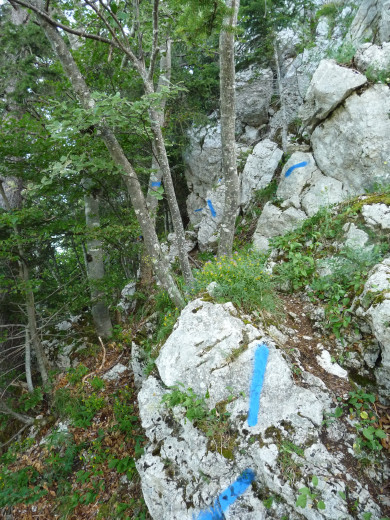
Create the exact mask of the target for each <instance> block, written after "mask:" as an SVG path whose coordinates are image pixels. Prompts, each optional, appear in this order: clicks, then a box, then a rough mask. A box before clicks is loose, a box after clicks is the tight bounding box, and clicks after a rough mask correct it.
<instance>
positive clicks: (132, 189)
mask: <svg viewBox="0 0 390 520" xmlns="http://www.w3.org/2000/svg"><path fill="white" fill-rule="evenodd" d="M38 18H39V20H40V25H41V27H42V28H43V30H44V31H45V34H46V37H47V38H48V40H49V41H50V43H51V45H52V47H53V49H54V52H55V53H56V55H57V57H58V59H59V60H60V62H61V64H62V67H63V69H64V72H65V74H66V76H67V77H68V79H69V80H70V82H71V83H72V86H73V89H74V91H75V93H76V95H77V97H78V99H79V101H80V103H81V104H82V106H83V107H84V109H86V110H90V109H91V108H93V106H94V101H93V99H92V98H91V95H90V92H89V89H88V87H87V85H86V83H85V80H84V78H83V76H82V74H81V72H80V70H79V69H78V67H77V64H76V62H75V61H74V59H73V56H72V55H71V53H70V51H69V49H68V48H67V47H66V45H65V42H64V40H63V39H62V37H61V35H60V34H59V32H58V31H57V29H55V28H53V27H52V26H51V25H50V24H49V23H48V22H46V21H45V20H44V19H43V18H42V17H40V16H38ZM97 133H98V135H100V137H101V138H102V140H103V142H104V144H105V145H106V147H107V150H108V151H109V153H110V155H111V158H112V159H113V161H114V162H115V163H116V164H117V165H118V166H120V167H121V169H123V171H124V173H123V180H124V182H125V185H126V187H127V190H128V192H129V196H130V198H131V201H132V204H133V207H134V211H135V214H136V216H137V219H138V222H139V224H140V227H141V229H142V234H143V237H144V241H145V246H146V248H147V250H148V254H149V256H150V261H151V262H152V264H153V267H154V269H155V271H156V274H157V277H158V279H159V280H160V283H161V284H162V286H163V287H164V288H165V289H166V290H167V292H168V294H169V296H170V297H171V299H172V300H173V301H174V303H175V304H176V305H177V306H178V307H183V306H184V299H183V297H182V295H181V293H180V291H179V289H178V288H177V286H176V284H175V282H174V280H173V278H172V276H171V273H170V266H169V264H168V262H167V261H166V260H165V258H164V255H163V254H162V251H161V248H160V244H159V241H158V237H157V234H156V231H155V229H154V226H153V222H152V221H151V219H150V217H149V212H148V210H147V207H146V202H145V197H144V195H143V193H142V189H141V186H140V183H139V180H138V178H137V175H136V173H135V171H134V169H133V167H132V165H131V164H130V162H129V161H128V159H127V157H126V156H125V154H124V152H123V149H122V147H121V146H120V144H119V142H118V141H117V139H116V137H115V135H114V133H113V132H112V131H111V130H110V128H108V127H107V126H105V125H104V124H103V125H100V126H99V127H98V128H97Z"/></svg>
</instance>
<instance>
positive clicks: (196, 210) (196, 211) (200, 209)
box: [194, 208, 203, 213]
mask: <svg viewBox="0 0 390 520" xmlns="http://www.w3.org/2000/svg"><path fill="white" fill-rule="evenodd" d="M202 210H203V208H199V209H194V211H195V213H198V211H202Z"/></svg>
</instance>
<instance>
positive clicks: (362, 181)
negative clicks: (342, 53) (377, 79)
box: [312, 85, 390, 194]
mask: <svg viewBox="0 0 390 520" xmlns="http://www.w3.org/2000/svg"><path fill="white" fill-rule="evenodd" d="M388 112H390V90H389V88H388V87H387V86H385V85H375V86H373V87H371V88H369V89H368V90H366V91H365V92H363V93H362V94H361V95H360V96H359V95H358V94H356V93H353V94H352V95H351V96H350V97H349V98H347V99H346V101H345V103H344V106H341V107H339V108H338V109H336V110H335V111H334V112H333V113H332V115H331V117H329V118H328V119H327V120H326V121H324V122H323V123H321V124H320V125H319V126H317V128H316V129H315V130H314V132H313V134H312V145H313V153H314V157H315V160H316V163H317V165H318V167H319V168H320V170H321V171H322V172H323V173H324V174H325V175H327V176H329V177H333V178H335V179H337V180H339V181H340V182H342V183H343V188H344V190H345V191H346V192H348V191H349V192H350V193H351V194H360V193H364V191H365V189H367V188H370V187H371V186H372V185H373V184H374V183H387V182H388V181H389V179H390V171H389V167H388V165H387V164H386V162H387V159H388V157H389V156H390V140H389V138H388V136H389V135H390V119H389V117H388V115H387V114H388Z"/></svg>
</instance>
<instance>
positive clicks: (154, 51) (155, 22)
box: [148, 0, 159, 80]
mask: <svg viewBox="0 0 390 520" xmlns="http://www.w3.org/2000/svg"><path fill="white" fill-rule="evenodd" d="M158 7H159V0H154V5H153V43H152V55H151V57H150V64H149V72H148V78H149V80H152V78H153V73H154V67H155V65H156V60H157V55H158V52H159V47H158Z"/></svg>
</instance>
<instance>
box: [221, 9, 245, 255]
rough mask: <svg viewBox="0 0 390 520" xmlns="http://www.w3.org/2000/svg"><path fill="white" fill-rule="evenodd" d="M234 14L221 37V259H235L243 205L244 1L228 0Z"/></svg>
mask: <svg viewBox="0 0 390 520" xmlns="http://www.w3.org/2000/svg"><path fill="white" fill-rule="evenodd" d="M226 5H227V7H229V8H230V13H229V15H228V16H226V17H225V19H224V21H223V27H222V29H221V34H220V37H219V63H220V99H221V144H222V173H223V177H224V180H225V186H226V190H225V204H224V212H223V221H222V223H221V231H220V239H219V246H218V256H219V257H221V256H224V255H225V256H231V255H232V251H233V239H234V231H235V225H236V217H237V212H238V205H239V194H240V191H239V188H240V186H239V179H238V174H237V157H236V146H235V142H236V139H235V126H236V102H235V86H236V85H235V63H234V29H235V28H236V26H237V15H238V10H239V7H240V0H226Z"/></svg>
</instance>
